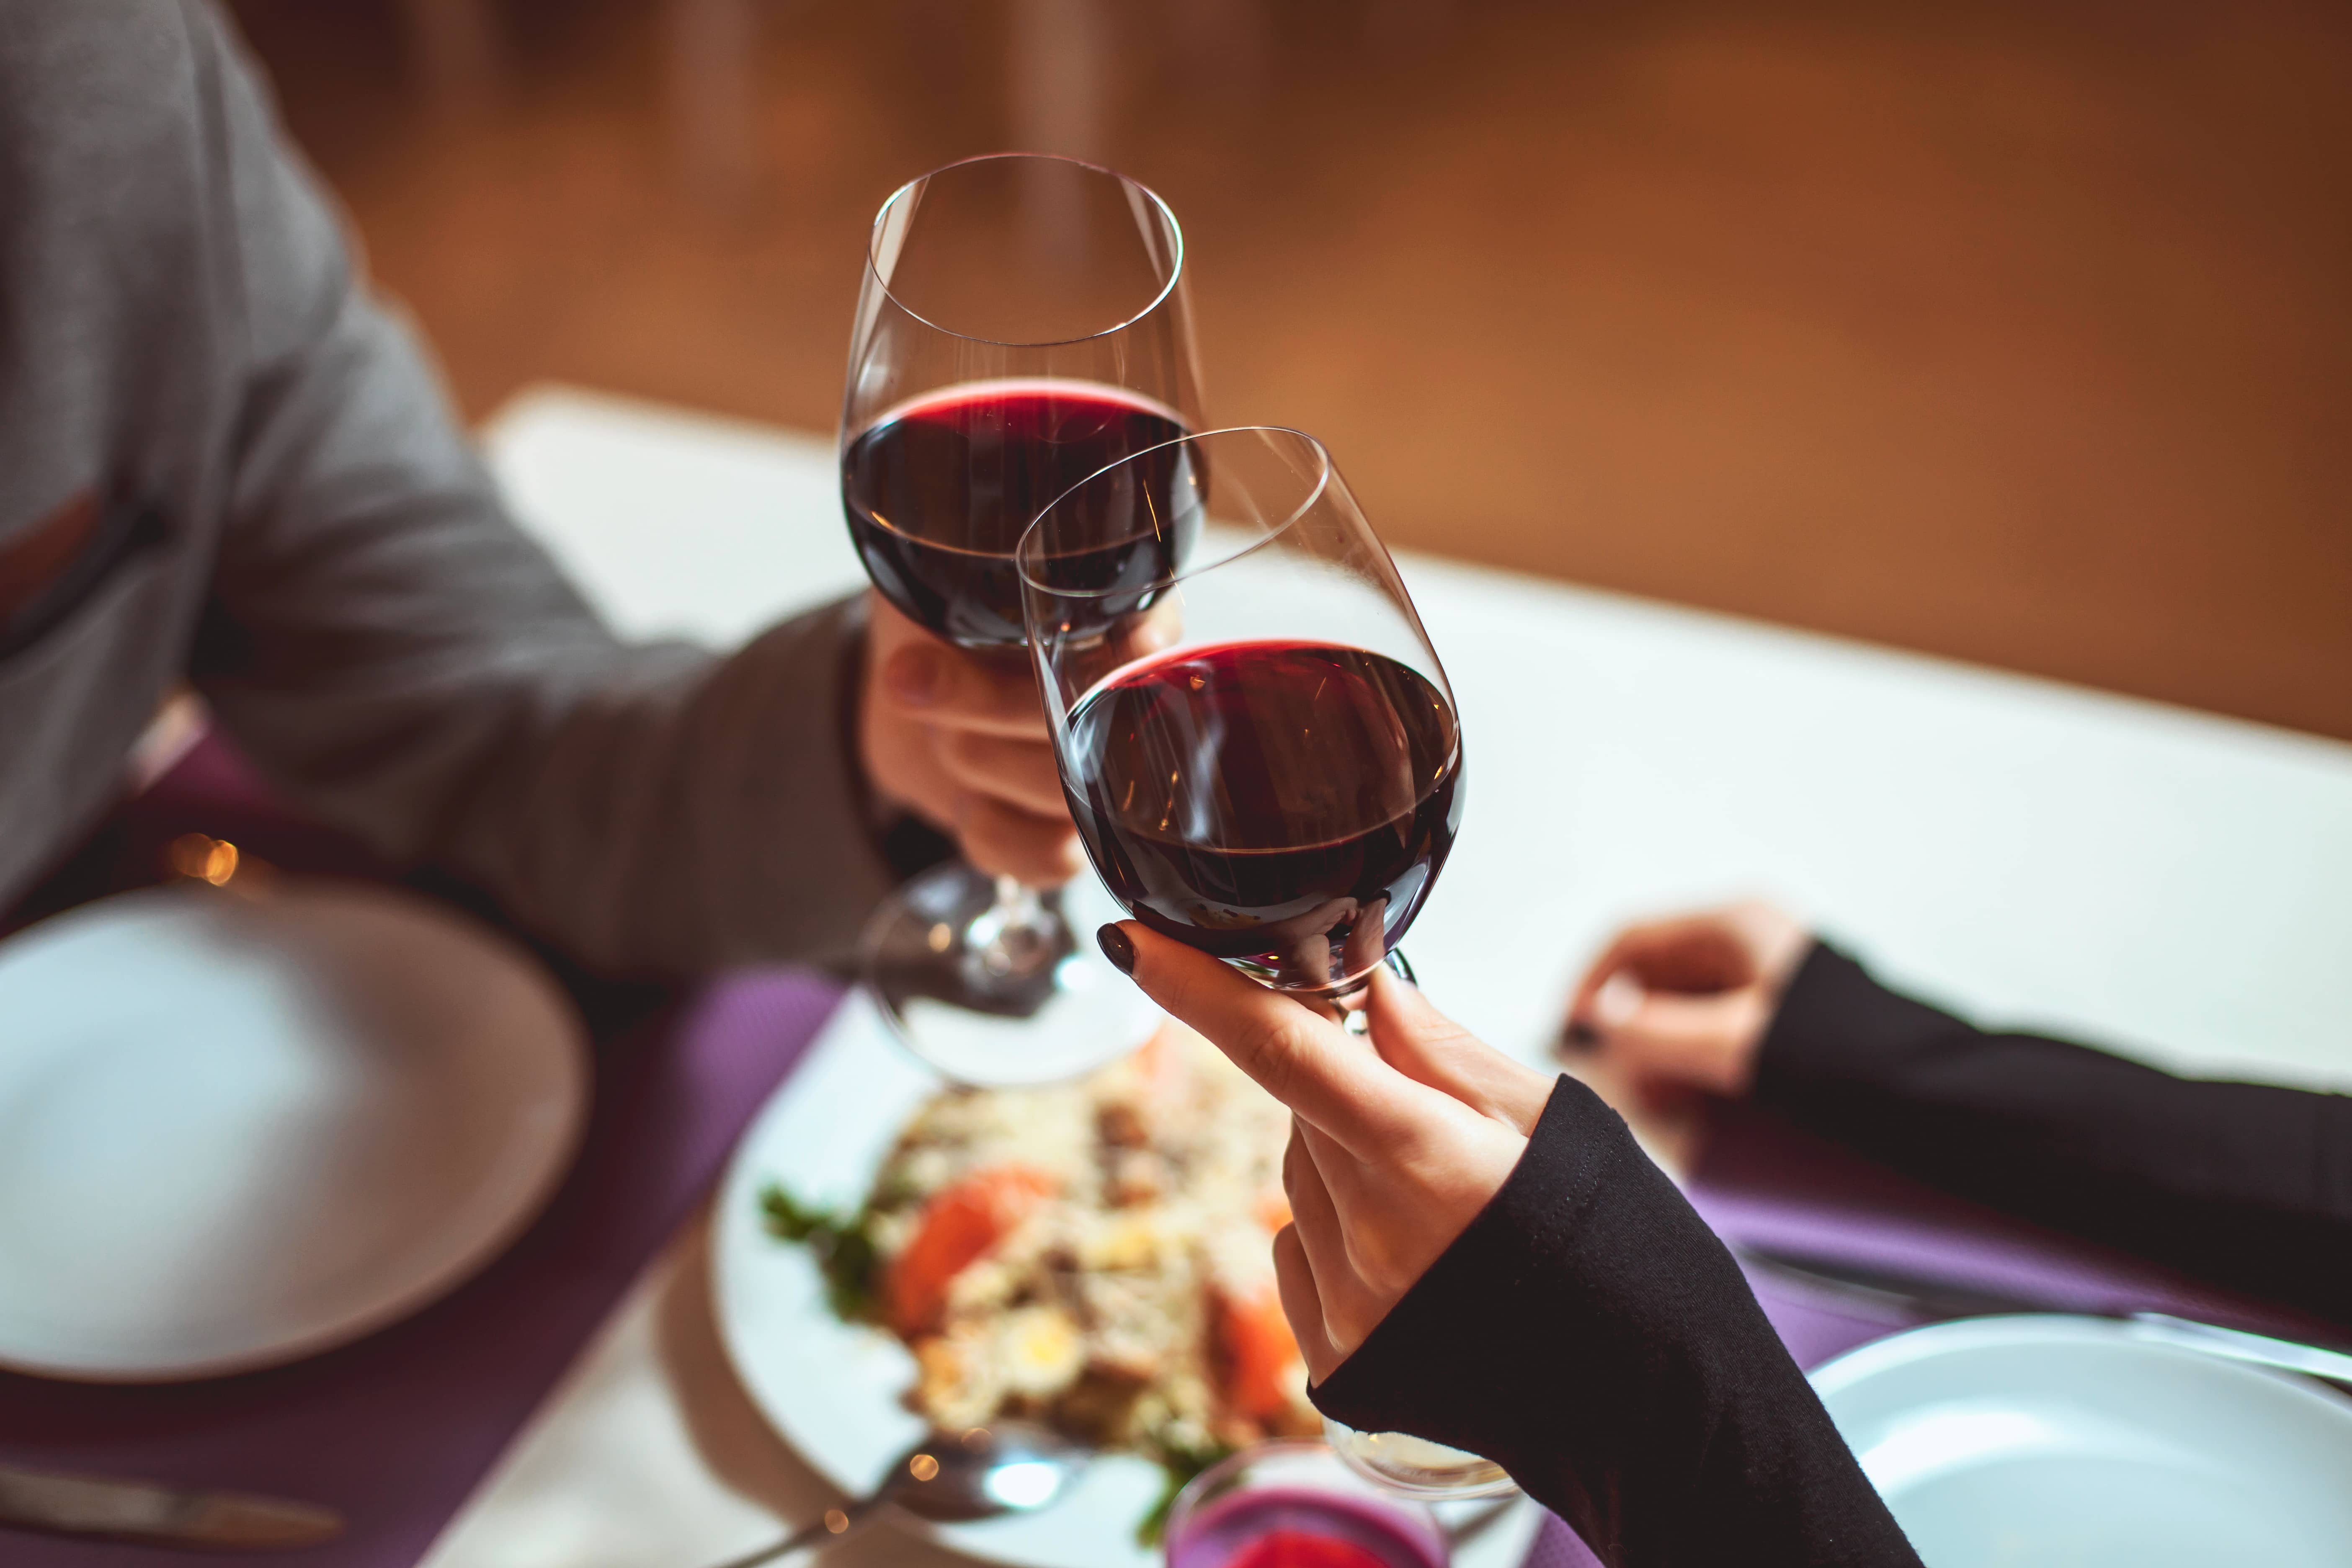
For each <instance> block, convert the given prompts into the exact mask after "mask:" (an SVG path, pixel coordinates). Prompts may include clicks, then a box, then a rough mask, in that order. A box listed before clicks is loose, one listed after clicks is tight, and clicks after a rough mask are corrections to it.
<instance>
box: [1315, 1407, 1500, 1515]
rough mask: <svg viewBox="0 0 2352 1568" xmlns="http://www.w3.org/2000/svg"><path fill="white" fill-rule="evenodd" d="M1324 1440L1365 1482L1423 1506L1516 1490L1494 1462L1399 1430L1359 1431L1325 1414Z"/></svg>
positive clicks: (1496, 1495)
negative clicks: (1379, 1485) (1417, 1501)
mask: <svg viewBox="0 0 2352 1568" xmlns="http://www.w3.org/2000/svg"><path fill="white" fill-rule="evenodd" d="M1323 1436H1324V1437H1325V1439H1326V1440H1327V1441H1328V1442H1329V1443H1330V1445H1331V1451H1332V1452H1333V1453H1335V1454H1337V1455H1339V1458H1340V1460H1341V1461H1342V1462H1343V1463H1345V1464H1346V1465H1347V1467H1348V1468H1349V1469H1351V1470H1353V1471H1355V1472H1356V1473H1357V1474H1358V1475H1360V1476H1362V1477H1363V1478H1364V1479H1366V1480H1370V1481H1377V1482H1379V1483H1380V1484H1381V1486H1383V1487H1386V1488H1388V1489H1390V1490H1391V1491H1393V1492H1398V1493H1401V1494H1402V1495H1403V1496H1406V1497H1410V1498H1418V1499H1420V1500H1422V1501H1423V1502H1438V1501H1443V1500H1447V1499H1452V1498H1481V1497H1500V1496H1502V1495H1503V1494H1504V1493H1505V1492H1513V1491H1517V1490H1518V1489H1519V1488H1518V1483H1517V1481H1514V1480H1513V1479H1511V1478H1510V1476H1509V1474H1508V1473H1507V1472H1506V1471H1505V1470H1504V1468H1503V1467H1502V1466H1500V1465H1498V1464H1496V1463H1495V1461H1494V1460H1492V1459H1489V1458H1483V1457H1482V1456H1480V1455H1477V1454H1472V1453H1465V1451H1463V1450H1462V1449H1460V1448H1449V1447H1446V1446H1445V1445H1444V1444H1443V1443H1433V1442H1431V1441H1430V1440H1429V1439H1428V1438H1426V1437H1415V1436H1410V1435H1408V1434H1406V1433H1403V1432H1359V1431H1357V1430H1356V1429H1355V1428H1354V1427H1352V1426H1341V1425H1340V1424H1339V1422H1337V1421H1334V1420H1332V1419H1331V1418H1330V1417H1328V1416H1326V1417H1324V1420H1323Z"/></svg>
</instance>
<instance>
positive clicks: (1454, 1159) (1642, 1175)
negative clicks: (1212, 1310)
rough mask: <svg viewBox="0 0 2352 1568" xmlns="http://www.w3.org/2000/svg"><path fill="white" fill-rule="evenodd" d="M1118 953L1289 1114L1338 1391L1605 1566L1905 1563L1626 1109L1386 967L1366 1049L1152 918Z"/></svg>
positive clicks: (1320, 1363)
mask: <svg viewBox="0 0 2352 1568" xmlns="http://www.w3.org/2000/svg"><path fill="white" fill-rule="evenodd" d="M1101 936H1102V944H1103V950H1104V952H1107V953H1108V955H1109V956H1110V958H1111V961H1112V962H1113V963H1116V964H1118V966H1119V967H1120V968H1122V969H1125V970H1126V971H1128V973H1131V974H1132V975H1134V977H1135V979H1136V981H1137V983H1138V984H1140V985H1141V986H1142V987H1143V989H1144V990H1145V991H1146V992H1148V993H1149V994H1150V995H1151V997H1152V999H1153V1000H1154V1001H1156V1002H1158V1003H1159V1004H1160V1005H1161V1006H1162V1007H1164V1008H1166V1009H1167V1010H1168V1011H1169V1012H1170V1013H1171V1014H1173V1015H1174V1016H1176V1017H1178V1018H1180V1019H1181V1020H1183V1021H1184V1022H1185V1023H1187V1024H1189V1025H1191V1026H1192V1027H1193V1028H1195V1029H1198V1030H1199V1031H1200V1032H1201V1033H1202V1034H1203V1035H1205V1036H1207V1037H1208V1038H1209V1039H1211V1040H1212V1041H1213V1042H1215V1044H1216V1045H1217V1046H1218V1047H1220V1048H1222V1049H1223V1051H1224V1052H1225V1053H1226V1054H1227V1055H1228V1056H1230V1057H1231V1058H1233V1059H1234V1062H1236V1063H1237V1064H1238V1065H1239V1066H1240V1067H1241V1068H1243V1070H1244V1071H1245V1072H1247V1073H1248V1074H1249V1075H1250V1076H1251V1077H1252V1078H1253V1079H1256V1080H1257V1082H1258V1083H1259V1084H1261V1085H1262V1086H1264V1087H1265V1089H1266V1090H1267V1091H1268V1092H1269V1093H1271V1094H1273V1095H1274V1096H1275V1097H1276V1099H1278V1100H1281V1101H1282V1102H1283V1103H1284V1104H1286V1105H1287V1106H1288V1107H1289V1108H1290V1109H1291V1111H1292V1113H1293V1120H1292V1134H1291V1143H1290V1149H1289V1153H1288V1156H1287V1158H1286V1162H1285V1166H1284V1178H1285V1185H1286V1188H1287V1190H1288V1193H1289V1196H1290V1202H1291V1206H1292V1210H1293V1214H1294V1218H1293V1221H1292V1223H1291V1224H1290V1225H1288V1226H1286V1227H1284V1229H1283V1230H1282V1231H1281V1233H1280V1234H1278V1235H1277V1236H1276V1237H1275V1266H1276V1276H1277V1279H1278V1280H1279V1283H1280V1286H1281V1290H1282V1302H1283V1310H1284V1311H1285V1313H1286V1315H1287V1316H1288V1318H1289V1320H1290V1323H1291V1328H1292V1330H1293V1331H1294V1332H1296V1333H1297V1337H1298V1342H1299V1348H1300V1351H1301V1352H1302V1353H1303V1354H1304V1355H1305V1357H1306V1361H1307V1371H1308V1374H1309V1378H1310V1384H1311V1386H1310V1389H1309V1393H1310V1396H1311V1397H1312V1398H1313V1400H1314V1401H1315V1404H1316V1405H1317V1407H1318V1408H1319V1409H1321V1410H1322V1411H1324V1412H1325V1413H1326V1414H1327V1415H1332V1416H1334V1417H1336V1418H1338V1419H1339V1420H1340V1421H1343V1422H1346V1423H1347V1424H1348V1425H1349V1426H1354V1427H1357V1428H1358V1429H1360V1430H1364V1431H1403V1432H1410V1433H1413V1434H1415V1435H1417V1436H1424V1437H1428V1438H1432V1439H1433V1440H1435V1441H1437V1442H1441V1443H1448V1444H1452V1445H1453V1446H1454V1447H1460V1448H1466V1449H1469V1450H1472V1451H1474V1452H1476V1453H1480V1454H1484V1455H1486V1457H1488V1458H1492V1459H1494V1460H1496V1462H1497V1463H1499V1464H1501V1465H1502V1466H1503V1468H1505V1469H1507V1470H1508V1471H1509V1472H1510V1474H1511V1476H1512V1478H1513V1479H1515V1480H1517V1482H1518V1483H1519V1485H1520V1486H1521V1487H1523V1488H1524V1489H1526V1490H1527V1491H1528V1493H1529V1494H1530V1495H1532V1496H1533V1497H1535V1498H1536V1499H1537V1500H1538V1501H1540V1502H1542V1503H1544V1504H1546V1505H1547V1506H1549V1507H1550V1508H1551V1509H1553V1510H1556V1511H1557V1512H1559V1514H1560V1515H1561V1516H1562V1517H1563V1518H1565V1519H1566V1520H1567V1521H1569V1523H1570V1524H1571V1525H1572V1526H1574V1527H1575V1529H1576V1531H1577V1532H1578V1533H1579V1534H1580V1535H1581V1536H1582V1537H1583V1538H1584V1540H1585V1542H1586V1543H1587V1544H1588V1545H1590V1546H1591V1548H1592V1549H1593V1551H1594V1552H1597V1553H1599V1554H1600V1556H1601V1558H1602V1560H1603V1561H1605V1562H1607V1563H1611V1564H1612V1565H1613V1568H1685V1565H1690V1568H1696V1565H1698V1564H1716V1563H1733V1562H1738V1563H1790V1564H1816V1565H1827V1564H1839V1565H1845V1564H1854V1565H1859V1564H1865V1563H1867V1564H1873V1565H1885V1564H1912V1565H1916V1563H1918V1558H1917V1556H1916V1554H1915V1553H1914V1552H1912V1550H1911V1547H1910V1545H1909V1543H1908V1542H1906V1540H1905V1538H1904V1535H1903V1531H1902V1529H1901V1527H1900V1526H1898V1525H1897V1524H1896V1523H1895V1520H1894V1517H1893V1516H1892V1515H1891V1514H1889V1513H1888V1512H1887V1510H1886V1507H1885V1504H1884V1503H1883V1502H1881V1501H1880V1500H1879V1498H1878V1495H1877V1493H1876V1492H1874V1490H1872V1489H1871V1486H1870V1483H1869V1481H1868V1480H1867V1479H1864V1476H1863V1473H1862V1470H1861V1468H1860V1467H1859V1466H1858V1465H1857V1464H1856V1463H1855V1462H1854V1459H1853V1455H1852V1454H1851V1453H1850V1452H1849V1451H1848V1450H1847V1448H1846V1447H1845V1444H1844V1442H1843V1439H1841V1438H1840V1437H1839V1436H1838V1433H1837V1429H1836V1427H1835V1426H1832V1424H1831V1422H1830V1418H1829V1415H1828V1413H1827V1412H1826V1411H1824V1410H1823V1409H1822V1404H1821V1401H1820V1400H1819V1399H1818V1398H1817V1397H1815V1395H1814V1394H1813V1391H1812V1388H1811V1385H1810V1384H1807V1383H1806V1381H1805V1378H1804V1374H1803V1373H1801V1372H1799V1371H1798V1369H1797V1366H1796V1364H1795V1363H1793V1362H1792V1361H1790V1359H1789V1353H1788V1352H1787V1351H1786V1350H1785V1349H1784V1348H1782V1346H1781V1343H1780V1339H1779V1337H1778V1336H1777V1335H1775V1334H1774V1333H1773V1331H1772V1329H1771V1326H1770V1325H1769V1323H1768V1322H1766V1321H1765V1318H1764V1314H1763V1311H1762V1310H1761V1309H1760V1308H1759V1307H1758V1306H1757V1304H1756V1300H1755V1298H1754V1297H1753V1296H1752V1295H1751V1294H1750V1293H1749V1291H1748V1285H1747V1282H1746V1280H1745V1279H1743V1278H1742V1277H1741V1275H1740V1272H1739V1269H1738V1265H1736V1264H1735V1263H1734V1262H1733V1261H1732V1258H1731V1255H1730V1254H1729V1253H1728V1252H1727V1251H1726V1250H1725V1248H1724V1247H1723V1245H1722V1243H1721V1242H1719V1241H1717V1239H1716V1237H1715V1235H1714V1233H1713V1232H1712V1231H1710V1230H1708V1229H1707V1227H1706V1225H1705V1224H1703V1223H1702V1222H1701V1221H1700V1219H1699V1218H1698V1216H1697V1215H1696V1214H1695V1213H1693V1212H1692V1210H1691V1208H1690V1205H1688V1204H1686V1203H1685V1201H1684V1200H1683V1197H1682V1194H1680V1193H1678V1192H1677V1191H1675V1186H1674V1184H1672V1183H1671V1182H1669V1181H1668V1180H1667V1179H1666V1178H1665V1177H1664V1175H1663V1174H1662V1173H1660V1172H1659V1171H1658V1169H1657V1167H1656V1166H1654V1165H1653V1164H1652V1163H1650V1161H1649V1159H1648V1157H1647V1156H1645V1155H1644V1154H1643V1152H1641V1150H1640V1148H1639V1147H1638V1146H1636V1144H1635V1143H1634V1142H1633V1135H1632V1134H1631V1133H1630V1132H1629V1131H1627V1130H1626V1126H1625V1123H1624V1122H1623V1121H1621V1120H1620V1119H1619V1117H1618V1115H1617V1113H1616V1112H1615V1111H1613V1110H1610V1109H1609V1107H1608V1106H1606V1105H1605V1104H1603V1103H1602V1102H1601V1100H1600V1098H1599V1097H1598V1096H1596V1095H1595V1094H1593V1092H1592V1091H1591V1089H1587V1088H1586V1087H1584V1085H1582V1084H1580V1083H1579V1082H1577V1081H1576V1080H1575V1079H1570V1078H1566V1077H1562V1078H1560V1079H1557V1080H1552V1079H1546V1078H1545V1076H1544V1075H1542V1074H1541V1073H1538V1072H1537V1071H1535V1070H1534V1069H1532V1068H1527V1067H1524V1066H1522V1065H1520V1064H1519V1063H1517V1062H1515V1061H1513V1060H1511V1059H1510V1058H1507V1057H1505V1056H1504V1055H1502V1054H1501V1053H1500V1052H1498V1051H1496V1050H1493V1049H1492V1048H1490V1047H1486V1046H1485V1045H1483V1044H1481V1043H1480V1042H1479V1041H1477V1040H1476V1039H1475V1038H1473V1037H1471V1036H1470V1035H1468V1034H1467V1033H1466V1032H1465V1031H1464V1030H1463V1029H1462V1028H1461V1027H1460V1026H1457V1025H1455V1024H1454V1023H1452V1022H1451V1021H1449V1020H1448V1019H1446V1018H1445V1017H1444V1016H1442V1015H1440V1014H1439V1013H1438V1012H1437V1011H1436V1009H1435V1008H1433V1007H1432V1006H1431V1005H1430V1004H1429V1003H1428V1002H1427V1001H1426V1000H1424V999H1423V997H1422V996H1421V994H1419V993H1418V992H1416V991H1414V990H1413V989H1412V988H1411V987H1410V986H1407V985H1404V984H1402V983H1400V982H1398V981H1396V980H1394V979H1392V978H1391V976H1390V975H1388V974H1387V973H1385V972H1376V973H1375V974H1374V976H1373V981H1372V991H1371V995H1370V1003H1369V1010H1370V1019H1369V1021H1370V1040H1371V1044H1372V1047H1373V1048H1372V1049H1370V1050H1367V1049H1366V1048H1365V1047H1364V1045H1363V1042H1361V1041H1360V1040H1358V1039H1355V1038H1353V1037H1350V1036H1349V1035H1348V1034H1347V1033H1346V1032H1345V1031H1344V1030H1342V1029H1341V1028H1340V1026H1339V1025H1338V1024H1336V1023H1333V1022H1331V1021H1329V1020H1328V1019H1327V1018H1325V1017H1324V1016H1321V1015H1320V1014H1318V1013H1315V1012H1310V1011H1309V1010H1308V1009H1307V1008H1306V1007H1304V1006H1302V1005H1299V1004H1298V1003H1297V1002H1296V1001H1294V1000H1293V999H1291V998H1290V997H1287V996H1284V995H1281V994H1277V993H1275V992H1272V991H1268V990H1266V989H1265V987H1263V986H1260V985H1258V984H1255V982H1253V981H1250V980H1248V979H1245V978H1244V977H1243V976H1242V975H1240V974H1239V973H1235V972H1234V971H1233V970H1232V969H1229V968H1227V967H1226V966H1225V965H1224V964H1223V963H1219V962H1218V961H1217V960H1215V959H1213V958H1210V957H1208V956H1206V955H1204V954H1202V953H1200V952H1194V951H1193V950H1192V949H1191V948H1189V947H1185V946H1183V945H1182V944H1181V943H1178V942H1171V941H1170V940H1168V939H1167V938H1164V937H1160V936H1155V935H1153V934H1152V933H1151V932H1150V931H1147V930H1145V929H1144V928H1143V927H1142V926H1141V925H1139V924H1138V923H1137V922H1135V921H1122V922H1120V923H1119V924H1118V925H1113V926H1105V927H1104V928H1103V930H1102V933H1101Z"/></svg>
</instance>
